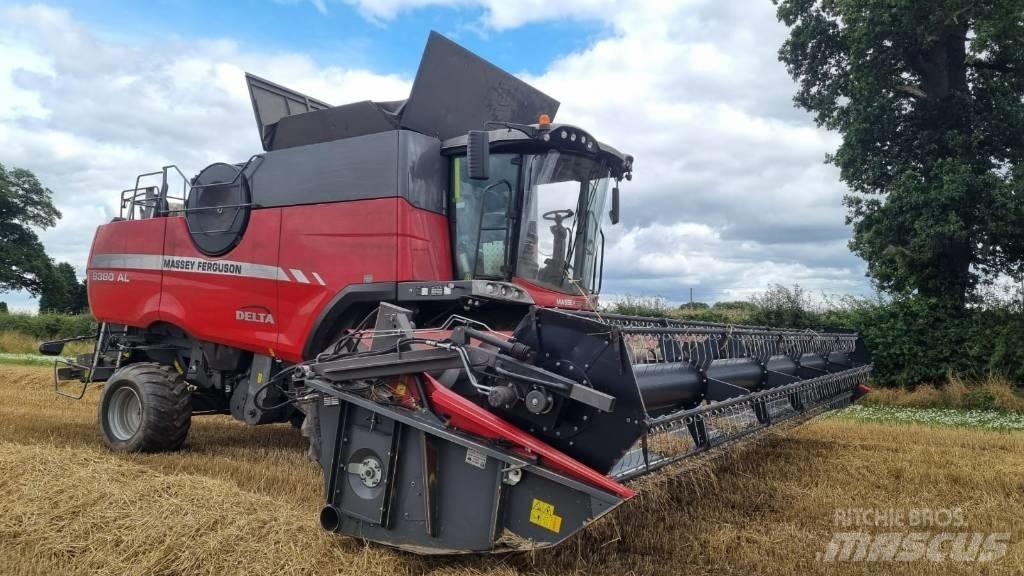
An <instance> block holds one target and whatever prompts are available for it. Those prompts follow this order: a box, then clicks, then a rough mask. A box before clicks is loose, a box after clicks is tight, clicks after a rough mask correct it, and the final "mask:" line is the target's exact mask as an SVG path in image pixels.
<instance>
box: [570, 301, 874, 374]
mask: <svg viewBox="0 0 1024 576" xmlns="http://www.w3.org/2000/svg"><path fill="white" fill-rule="evenodd" d="M574 314H576V315H579V316H586V317H589V318H592V319H595V320H598V321H600V322H603V323H605V324H609V325H612V326H616V327H617V328H618V329H619V331H620V332H621V333H622V337H623V340H624V341H625V343H626V348H627V350H628V351H629V354H630V361H631V362H632V363H633V364H654V363H662V362H692V363H694V364H695V365H697V366H706V365H707V364H708V363H710V362H711V361H712V360H718V359H724V358H757V359H759V360H766V359H768V358H770V357H772V356H777V355H785V356H790V357H799V356H800V355H801V354H805V353H815V354H819V355H821V356H822V357H828V355H829V354H831V353H833V352H845V353H853V352H854V350H855V349H856V346H857V334H856V333H853V332H815V331H812V330H786V329H778V328H768V327H765V326H744V325H731V324H716V323H713V322H696V321H692V322H691V321H680V320H673V319H669V318H647V317H642V316H623V315H619V314H597V313H594V312H574Z"/></svg>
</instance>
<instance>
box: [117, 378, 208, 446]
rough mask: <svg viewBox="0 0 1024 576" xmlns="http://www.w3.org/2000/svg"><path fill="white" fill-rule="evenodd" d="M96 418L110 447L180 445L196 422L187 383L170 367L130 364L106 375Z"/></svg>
mask: <svg viewBox="0 0 1024 576" xmlns="http://www.w3.org/2000/svg"><path fill="white" fill-rule="evenodd" d="M98 420H99V427H100V433H101V435H102V436H103V442H104V444H106V445H107V446H108V447H109V448H110V449H111V450H116V451H118V452H161V451H165V450H177V449H178V448H181V446H182V445H184V443H185V439H186V438H187V437H188V430H189V427H190V425H191V423H192V403H191V399H190V393H189V390H188V385H187V384H186V383H185V380H184V379H183V378H182V377H181V375H180V374H178V372H177V371H175V370H174V369H173V368H172V367H170V366H163V365H161V364H155V363H150V362H142V363H138V364H130V365H128V366H125V367H123V368H121V369H119V370H118V371H117V372H114V374H113V375H112V376H111V377H110V379H109V380H107V383H106V385H105V386H104V388H103V395H102V396H101V397H100V405H99V413H98Z"/></svg>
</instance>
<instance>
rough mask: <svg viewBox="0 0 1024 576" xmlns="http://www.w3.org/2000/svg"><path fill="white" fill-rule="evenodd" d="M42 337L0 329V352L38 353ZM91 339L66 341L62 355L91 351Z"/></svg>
mask: <svg viewBox="0 0 1024 576" xmlns="http://www.w3.org/2000/svg"><path fill="white" fill-rule="evenodd" d="M40 342H42V339H40V338H36V337H34V336H30V335H28V334H24V333H22V332H15V331H12V330H4V331H0V353H3V354H35V355H38V354H39V343H40ZM92 344H93V341H92V340H85V341H79V342H68V343H67V344H65V345H64V352H63V354H62V355H63V356H75V355H78V354H86V353H89V352H92Z"/></svg>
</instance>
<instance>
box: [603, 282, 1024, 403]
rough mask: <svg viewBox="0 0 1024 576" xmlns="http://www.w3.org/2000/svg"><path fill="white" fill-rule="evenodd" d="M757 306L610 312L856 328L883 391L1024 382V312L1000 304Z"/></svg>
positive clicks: (633, 301) (789, 293)
mask: <svg viewBox="0 0 1024 576" xmlns="http://www.w3.org/2000/svg"><path fill="white" fill-rule="evenodd" d="M751 304H752V307H751V308H750V309H746V310H739V311H735V310H734V311H733V313H732V314H730V315H728V316H726V315H725V314H724V310H718V311H716V307H712V308H711V309H709V310H696V311H681V310H678V309H673V308H671V307H669V306H668V305H667V304H666V303H664V301H663V300H660V299H657V298H646V299H645V298H626V299H624V300H622V301H620V302H617V303H615V304H613V305H611V306H609V307H608V311H609V312H618V313H624V314H634V315H639V316H669V317H674V318H690V319H694V320H710V321H714V322H726V323H735V324H754V325H759V326H777V327H790V328H809V329H827V328H838V327H845V328H853V329H856V330H857V331H859V332H860V333H861V334H862V335H863V336H864V340H865V342H866V343H867V346H868V349H869V350H870V351H871V354H872V357H873V361H874V364H875V371H874V375H873V381H874V383H875V384H877V385H881V386H901V387H907V388H913V387H914V386H917V385H919V384H924V383H929V384H941V383H942V382H945V381H946V380H947V378H948V377H949V376H950V374H959V375H963V376H968V377H981V376H985V375H987V374H1000V375H1005V376H1006V377H1008V378H1009V379H1010V380H1011V381H1013V382H1015V383H1017V384H1018V385H1021V384H1022V383H1024V312H1022V311H1021V310H1020V307H1019V306H1011V305H1008V304H1004V303H998V302H995V303H987V304H984V305H979V306H975V307H972V308H968V309H967V310H951V309H948V308H946V307H944V306H942V305H941V304H939V303H938V302H935V301H932V300H928V299H925V298H921V297H907V298H895V299H891V300H885V299H881V298H874V299H871V298H843V299H839V300H834V301H824V302H823V301H820V299H814V298H811V297H810V296H809V295H808V294H807V293H806V292H805V291H803V290H802V289H800V288H799V287H794V288H786V287H783V286H775V287H772V288H771V289H769V290H768V291H767V292H765V293H764V294H761V295H759V296H756V297H754V298H753V299H752V301H751Z"/></svg>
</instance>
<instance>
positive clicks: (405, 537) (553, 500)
mask: <svg viewBox="0 0 1024 576" xmlns="http://www.w3.org/2000/svg"><path fill="white" fill-rule="evenodd" d="M411 318H412V313H411V312H409V311H407V310H404V309H402V308H398V307H395V306H392V305H388V304H384V305H382V306H381V307H380V309H379V310H378V312H377V315H376V325H375V327H374V328H373V329H372V330H356V331H354V332H352V333H350V334H348V335H347V336H346V337H345V338H343V339H342V341H341V342H339V343H338V344H337V345H335V346H334V347H333V348H332V350H330V351H328V352H325V353H324V354H321V355H320V356H319V357H318V358H317V359H316V360H315V361H312V362H310V363H307V364H305V365H302V366H301V367H300V369H299V370H297V371H296V373H295V376H294V377H295V378H296V380H297V381H302V382H301V383H302V384H303V385H304V386H305V387H306V388H307V390H308V391H309V395H308V398H311V399H312V401H313V402H315V409H314V410H311V411H312V412H313V418H315V421H316V422H317V427H316V429H317V430H318V438H317V439H318V441H319V443H318V445H319V460H320V464H321V466H322V467H323V470H324V479H325V493H326V504H325V506H324V508H323V510H322V513H321V524H322V525H323V527H324V528H325V529H327V530H331V531H335V532H340V533H343V534H348V535H351V536H356V537H360V538H366V539H369V540H373V541H375V542H380V543H384V544H388V545H392V546H397V547H399V548H403V549H406V550H409V551H412V552H416V553H421V554H453V553H465V552H482V551H502V550H525V549H534V548H542V547H546V546H551V545H553V544H557V543H558V542H560V541H562V540H564V539H565V538H567V537H568V536H570V535H571V534H573V533H575V532H576V531H578V530H580V529H581V528H583V527H584V526H586V525H587V524H589V523H590V522H592V521H594V520H595V519H597V518H599V517H601V516H602V515H604V514H606V513H607V512H608V511H610V510H611V509H613V508H614V507H616V506H618V505H619V504H621V503H622V502H624V501H625V500H627V499H629V498H630V497H632V496H633V495H634V492H633V490H631V489H630V488H629V487H627V486H625V485H623V484H622V482H624V481H626V480H628V479H631V478H635V477H637V476H640V475H642V474H646V473H648V472H651V471H654V470H656V469H658V468H661V467H664V466H666V465H667V464H670V463H672V462H676V461H679V460H681V459H683V458H685V457H687V456H691V455H693V454H696V453H698V452H701V451H704V450H707V449H709V448H711V447H715V446H719V445H722V444H726V443H728V442H730V441H732V440H736V439H738V438H741V437H744V436H747V435H750V434H754V433H757V432H760V431H762V430H764V429H766V428H768V427H770V426H772V425H774V424H776V423H779V422H783V421H787V420H792V421H796V420H802V419H806V418H808V417H811V416H813V415H816V414H820V413H821V412H824V411H826V410H829V409H832V408H838V407H841V406H845V405H847V404H849V403H850V402H851V401H852V400H854V399H855V395H856V394H857V393H858V392H857V390H858V386H859V385H861V384H863V383H864V382H865V381H866V378H867V375H868V373H869V372H870V364H869V358H868V357H867V353H866V350H865V349H864V347H863V343H862V341H861V340H860V339H859V338H858V337H857V335H856V334H853V333H829V334H821V333H810V332H799V331H792V330H771V329H766V328H760V327H742V326H733V327H726V326H720V325H713V324H697V323H679V322H676V321H672V320H657V319H639V318H632V317H626V316H610V315H598V314H594V313H576V312H574V313H568V312H564V311H558V310H550V309H542V308H535V309H533V310H532V311H531V312H530V313H529V314H528V315H527V316H526V318H524V319H523V321H522V322H521V323H520V325H519V327H518V328H517V329H516V330H515V331H514V333H513V334H512V336H511V337H509V336H508V335H507V334H504V335H503V334H499V333H495V332H490V331H488V330H485V329H478V328H475V327H474V326H473V325H471V323H468V322H467V323H466V324H464V325H456V324H457V323H458V320H455V321H449V322H448V323H446V325H445V326H444V327H443V328H442V329H433V330H417V329H416V328H415V327H414V326H413V324H412V322H411ZM307 417H309V416H307Z"/></svg>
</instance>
